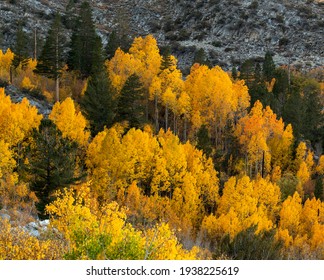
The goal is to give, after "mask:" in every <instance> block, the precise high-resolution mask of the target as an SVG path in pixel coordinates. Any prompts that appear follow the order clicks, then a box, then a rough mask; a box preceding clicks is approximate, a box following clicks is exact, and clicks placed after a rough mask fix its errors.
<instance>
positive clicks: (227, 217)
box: [205, 176, 280, 238]
mask: <svg viewBox="0 0 324 280" xmlns="http://www.w3.org/2000/svg"><path fill="white" fill-rule="evenodd" d="M279 202H280V189H279V187H278V186H277V185H275V184H272V183H271V182H269V181H268V180H265V179H263V178H258V179H257V180H253V181H251V180H250V179H249V177H248V176H244V177H243V178H241V179H238V180H237V179H236V178H235V177H231V178H230V179H229V180H228V181H227V182H226V183H225V187H224V190H223V195H222V197H221V198H220V200H219V205H218V208H217V211H216V216H215V218H210V219H211V220H209V223H211V221H212V224H213V225H214V226H215V230H214V232H213V234H216V235H217V236H218V237H220V236H222V235H224V234H230V236H231V237H232V238H233V237H234V236H235V235H236V234H237V233H239V232H240V231H242V230H245V229H247V228H249V227H251V226H253V225H257V231H256V233H258V232H260V231H262V230H270V229H272V228H273V227H274V225H275V219H276V216H277V214H278V211H279ZM206 221H208V220H206ZM206 221H205V223H206ZM209 226H210V225H209ZM209 226H208V225H207V224H206V225H205V227H206V229H207V231H208V227H209ZM209 231H210V229H209ZM212 231H213V230H212Z"/></svg>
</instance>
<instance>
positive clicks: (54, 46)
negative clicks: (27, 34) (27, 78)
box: [34, 14, 65, 101]
mask: <svg viewBox="0 0 324 280" xmlns="http://www.w3.org/2000/svg"><path fill="white" fill-rule="evenodd" d="M64 41H65V39H64V36H63V27H62V24H61V16H60V15H59V14H56V16H55V19H54V21H53V23H52V26H51V28H50V30H49V32H48V34H47V37H46V41H45V45H44V47H43V50H42V52H41V55H40V57H39V59H38V62H37V66H36V69H35V70H34V71H35V73H37V74H40V75H43V76H46V77H48V78H50V79H54V80H55V84H56V90H55V100H56V101H59V99H60V95H59V78H60V76H61V70H62V67H63V65H64V55H63V49H64Z"/></svg>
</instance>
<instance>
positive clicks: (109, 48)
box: [105, 30, 120, 59]
mask: <svg viewBox="0 0 324 280" xmlns="http://www.w3.org/2000/svg"><path fill="white" fill-rule="evenodd" d="M118 39H119V38H118V35H117V32H116V31H115V30H114V31H112V32H111V33H110V34H109V37H108V43H107V45H106V48H105V52H106V56H107V58H108V59H112V58H113V57H114V55H115V52H116V50H117V49H118V47H120V42H119V40H118Z"/></svg>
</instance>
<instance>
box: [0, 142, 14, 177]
mask: <svg viewBox="0 0 324 280" xmlns="http://www.w3.org/2000/svg"><path fill="white" fill-rule="evenodd" d="M15 164H16V162H15V160H14V159H13V154H12V151H11V150H10V149H9V144H7V143H5V142H4V141H3V140H0V179H1V178H2V176H3V175H4V174H6V173H8V172H11V171H12V170H13V168H14V166H15Z"/></svg>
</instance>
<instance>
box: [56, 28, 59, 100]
mask: <svg viewBox="0 0 324 280" xmlns="http://www.w3.org/2000/svg"><path fill="white" fill-rule="evenodd" d="M58 40H59V38H58V32H57V35H56V46H55V54H56V57H55V59H56V61H55V62H56V65H55V66H56V74H55V75H56V77H55V101H56V102H59V101H60V81H59V74H58V71H59V50H58V46H59V42H58Z"/></svg>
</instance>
